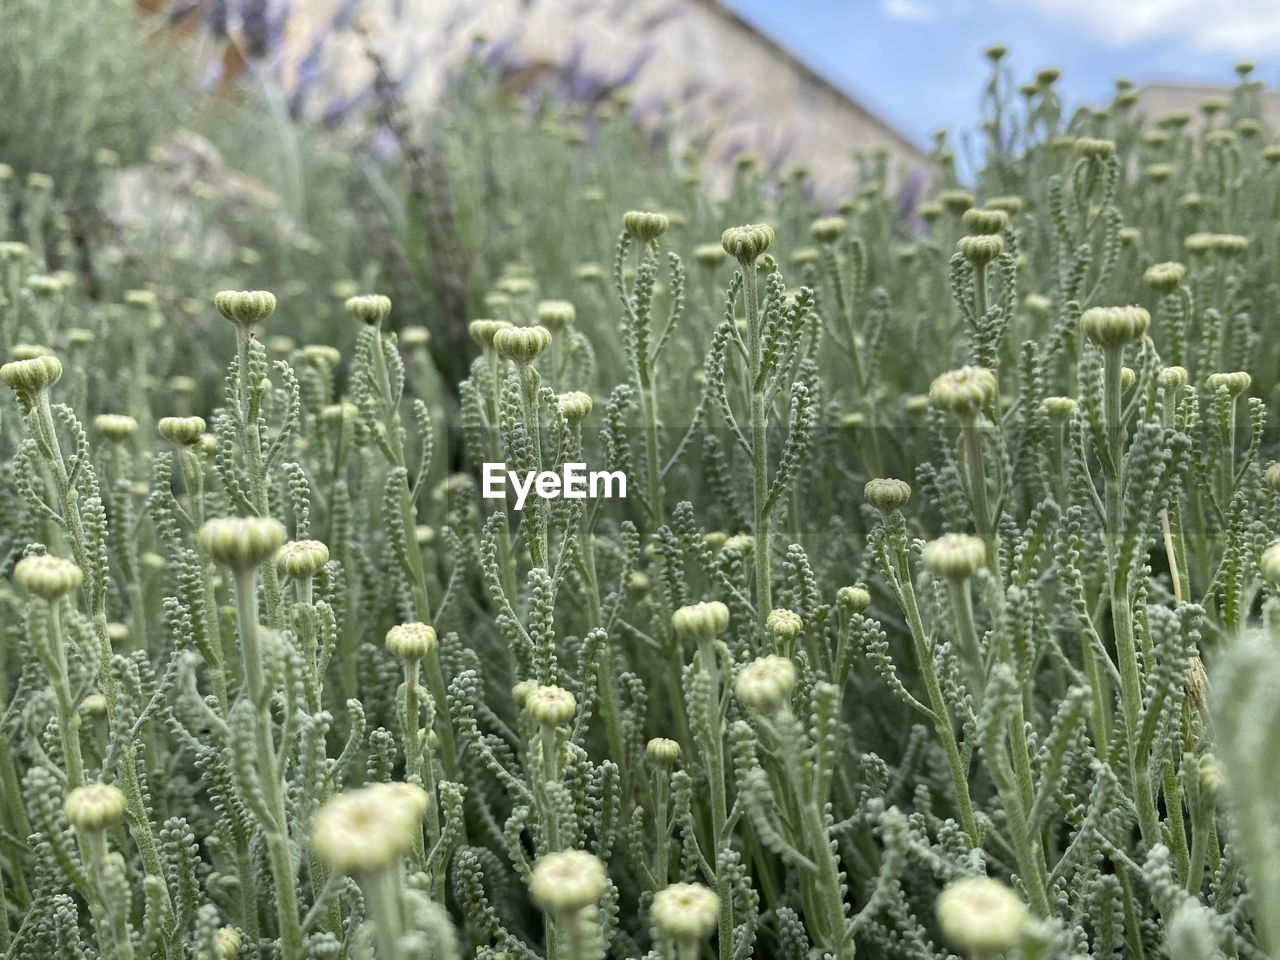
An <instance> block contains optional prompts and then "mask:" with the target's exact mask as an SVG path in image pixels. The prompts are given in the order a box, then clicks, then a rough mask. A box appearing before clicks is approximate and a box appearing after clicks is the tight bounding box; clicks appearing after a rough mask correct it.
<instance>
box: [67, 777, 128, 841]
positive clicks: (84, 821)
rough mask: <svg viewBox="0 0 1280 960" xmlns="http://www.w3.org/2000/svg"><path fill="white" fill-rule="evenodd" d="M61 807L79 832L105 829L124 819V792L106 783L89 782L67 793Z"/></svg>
mask: <svg viewBox="0 0 1280 960" xmlns="http://www.w3.org/2000/svg"><path fill="white" fill-rule="evenodd" d="M62 809H63V812H64V813H66V815H67V819H68V820H70V821H71V825H72V826H73V827H75V828H76V829H77V830H79V831H80V832H81V833H90V832H93V831H96V830H107V829H109V828H111V827H114V826H115V825H116V824H118V823H120V821H121V820H123V819H124V810H125V799H124V792H123V791H122V790H121V789H120V788H119V787H114V786H112V785H111V784H108V783H90V784H87V785H86V786H83V787H76V788H75V789H74V790H72V791H71V792H70V793H68V794H67V799H66V800H65V801H64V802H63V804H62Z"/></svg>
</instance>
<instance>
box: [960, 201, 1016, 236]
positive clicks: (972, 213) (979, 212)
mask: <svg viewBox="0 0 1280 960" xmlns="http://www.w3.org/2000/svg"><path fill="white" fill-rule="evenodd" d="M961 219H962V221H963V223H964V226H965V229H966V230H969V231H970V232H972V233H975V234H981V235H986V234H997V233H999V232H1000V231H1002V230H1003V229H1004V228H1005V227H1007V226H1008V225H1009V214H1007V213H1006V212H1005V211H1003V210H997V209H995V208H992V207H988V208H987V209H985V210H983V209H979V208H978V207H974V208H973V209H972V210H966V211H965V212H964V216H963V217H962V218H961Z"/></svg>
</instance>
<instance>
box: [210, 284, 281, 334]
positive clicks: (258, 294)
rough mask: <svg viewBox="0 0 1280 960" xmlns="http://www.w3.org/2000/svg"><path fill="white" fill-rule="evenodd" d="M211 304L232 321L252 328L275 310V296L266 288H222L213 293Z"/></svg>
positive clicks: (246, 327)
mask: <svg viewBox="0 0 1280 960" xmlns="http://www.w3.org/2000/svg"><path fill="white" fill-rule="evenodd" d="M213 305H214V306H215V307H217V308H218V312H219V313H220V314H222V315H223V316H224V317H226V318H227V319H228V320H230V321H231V322H232V323H234V324H236V325H237V326H241V327H244V328H245V329H252V328H253V327H255V326H257V325H258V324H260V323H262V321H264V320H266V319H267V318H268V317H269V316H271V315H272V314H273V313H275V312H276V296H275V294H274V293H270V292H268V291H266V290H223V291H222V292H221V293H217V294H214V297H213Z"/></svg>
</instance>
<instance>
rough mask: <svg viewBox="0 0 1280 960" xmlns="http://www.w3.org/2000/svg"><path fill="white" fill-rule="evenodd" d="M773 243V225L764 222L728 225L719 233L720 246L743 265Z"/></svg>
mask: <svg viewBox="0 0 1280 960" xmlns="http://www.w3.org/2000/svg"><path fill="white" fill-rule="evenodd" d="M771 243H773V227H771V226H769V225H768V224H765V223H748V224H744V225H742V226H740V227H730V228H729V229H728V230H726V231H725V232H724V233H722V234H720V246H722V247H724V252H725V253H727V254H729V256H731V257H734V258H735V259H737V261H738V262H739V263H741V264H743V265H745V266H749V265H751V264H753V263H755V262H756V260H757V258H759V257H760V255H761V254H763V253H764V252H765V251H766V250H768V249H769V245H770V244H771Z"/></svg>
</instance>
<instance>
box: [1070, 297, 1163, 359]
mask: <svg viewBox="0 0 1280 960" xmlns="http://www.w3.org/2000/svg"><path fill="white" fill-rule="evenodd" d="M1150 325H1151V314H1149V313H1147V311H1146V310H1144V309H1142V307H1090V308H1089V309H1088V310H1086V311H1085V312H1084V314H1083V315H1082V316H1081V317H1080V329H1081V330H1083V331H1084V335H1085V336H1086V337H1088V338H1089V339H1090V340H1092V341H1093V342H1094V343H1096V344H1097V345H1098V346H1100V347H1103V348H1104V349H1105V348H1114V347H1123V346H1124V345H1125V344H1126V343H1129V342H1130V341H1131V340H1137V339H1138V338H1139V337H1141V336H1142V335H1143V334H1144V333H1146V332H1147V327H1149V326H1150Z"/></svg>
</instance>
